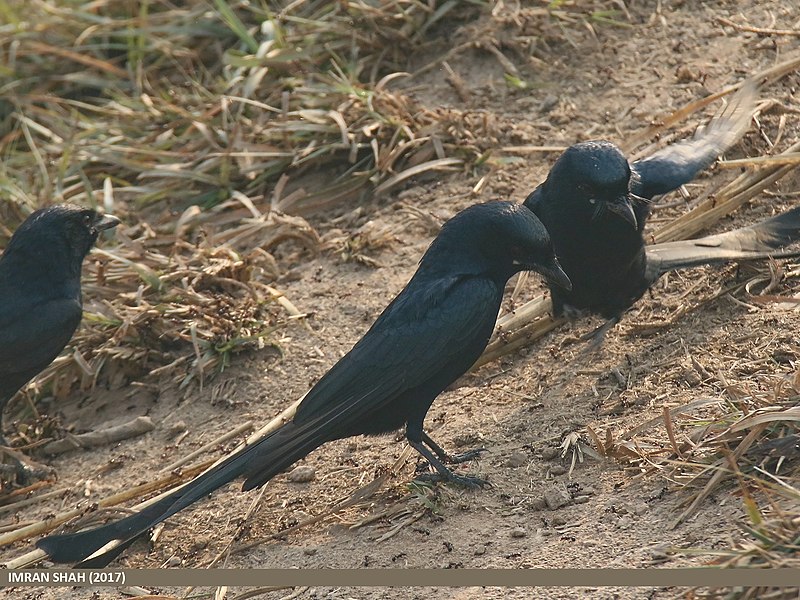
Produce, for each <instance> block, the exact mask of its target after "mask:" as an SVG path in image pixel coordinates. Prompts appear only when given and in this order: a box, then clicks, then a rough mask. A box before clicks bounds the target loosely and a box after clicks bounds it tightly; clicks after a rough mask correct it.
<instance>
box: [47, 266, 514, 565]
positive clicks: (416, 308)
mask: <svg viewBox="0 0 800 600" xmlns="http://www.w3.org/2000/svg"><path fill="white" fill-rule="evenodd" d="M499 302H500V292H498V290H497V288H496V286H495V285H494V284H493V283H492V282H491V281H489V280H488V279H484V278H479V277H468V278H448V279H437V280H434V281H432V282H428V283H426V284H424V285H412V284H409V286H408V287H407V288H406V289H405V290H404V291H403V292H401V294H400V295H398V297H397V298H395V300H394V301H393V302H392V303H391V304H390V305H389V306H388V307H387V308H386V310H385V311H384V312H383V314H382V315H381V317H379V318H378V320H377V321H376V322H375V324H374V325H373V326H372V328H371V329H370V331H369V332H368V333H367V334H366V335H365V336H364V338H362V340H361V341H360V342H359V343H358V344H356V346H354V347H353V349H352V350H351V351H350V352H349V353H348V354H347V355H345V357H344V358H342V359H341V360H340V361H339V362H338V363H337V364H336V365H334V367H333V368H332V369H331V370H330V371H329V372H328V374H326V375H325V376H324V377H323V378H322V379H321V380H320V381H319V382H318V383H317V385H316V386H314V388H312V390H311V391H310V392H309V393H308V394H307V395H306V397H305V399H304V400H303V402H302V403H301V405H300V407H298V411H297V413H296V416H295V417H294V419H293V421H291V422H290V423H288V424H287V425H286V426H284V427H283V428H281V429H279V430H277V431H275V432H273V433H271V434H269V435H268V436H266V437H264V438H262V439H261V440H259V441H257V442H254V443H253V444H252V445H250V446H248V447H246V448H244V449H243V450H241V451H240V452H237V453H236V454H233V455H231V456H230V457H228V458H227V459H225V461H223V462H222V463H220V464H218V465H216V466H214V467H212V468H211V469H209V470H208V471H206V472H205V473H203V474H201V475H199V476H198V477H196V478H195V479H193V480H192V481H190V482H189V483H187V484H186V485H184V486H182V487H181V488H178V489H176V490H174V491H173V492H170V493H169V494H168V495H167V496H165V497H164V498H162V499H160V500H158V501H157V502H155V503H153V504H151V505H150V506H148V507H147V508H145V509H143V510H142V511H141V512H139V513H136V514H134V515H130V516H128V517H126V518H124V519H121V520H119V521H116V522H113V523H109V524H107V525H103V526H101V527H99V528H96V529H92V530H88V531H82V532H79V533H72V534H65V535H56V536H49V537H46V538H43V539H42V540H39V542H37V546H38V547H39V548H41V549H43V550H45V552H47V553H48V554H49V555H50V557H51V558H52V559H53V560H55V561H56V562H72V561H77V560H82V559H84V558H86V557H87V556H89V555H90V554H92V553H93V552H95V551H97V550H98V549H100V548H103V547H106V550H104V551H103V552H100V553H99V554H98V555H97V556H95V557H94V558H92V559H89V560H85V561H83V562H82V563H80V565H79V566H81V567H92V568H97V567H101V566H105V565H106V564H108V562H110V561H111V560H113V559H114V558H115V557H116V556H118V555H119V554H120V553H121V552H122V551H123V550H124V549H125V548H127V547H128V546H129V545H130V544H131V543H133V541H134V540H135V539H136V538H137V537H139V536H140V535H141V534H142V533H144V532H146V531H147V530H148V529H149V528H151V527H152V526H154V525H156V524H157V523H160V522H161V521H163V520H164V519H167V518H168V517H170V516H171V515H174V514H175V513H177V512H178V511H180V510H182V509H183V508H185V507H187V506H189V505H190V504H192V503H193V502H196V501H197V500H199V499H200V498H202V497H204V496H205V495H207V494H210V493H211V492H213V491H214V490H216V489H218V488H220V487H221V486H223V485H225V484H226V483H228V482H229V481H232V480H233V479H235V478H236V477H239V476H241V475H244V477H246V481H245V485H244V488H245V489H250V488H253V487H256V486H258V485H262V484H263V483H265V482H266V481H268V480H269V479H270V478H271V477H272V476H274V475H275V474H276V473H277V472H280V471H281V470H283V469H285V468H286V467H287V466H288V465H289V464H291V463H292V462H293V461H296V460H299V458H301V457H302V456H305V454H307V453H308V452H310V451H311V450H312V449H313V448H315V447H318V446H319V445H321V444H323V443H325V442H326V441H329V440H332V439H336V438H337V437H341V436H342V435H343V434H345V435H355V433H358V432H360V431H361V430H367V431H368V430H369V427H370V425H371V423H372V421H374V420H378V419H379V418H380V413H381V410H389V409H390V407H388V405H389V404H390V403H391V401H392V400H394V399H396V398H397V396H398V395H400V394H402V393H404V392H406V391H408V390H410V389H414V388H415V387H417V386H419V385H421V384H423V383H425V382H426V381H428V380H430V379H431V378H432V377H433V376H434V375H438V374H441V373H442V372H443V371H446V370H447V369H451V370H452V371H453V373H452V379H450V381H452V380H454V379H455V378H456V377H457V376H458V375H460V374H461V373H462V372H463V371H465V370H466V369H467V368H468V367H469V366H470V365H471V364H472V362H474V361H475V360H476V359H477V356H478V355H479V354H480V352H481V351H482V350H483V347H485V345H486V341H487V340H488V338H489V335H490V334H491V331H492V328H493V326H494V321H495V319H496V317H497V311H498V308H499ZM487 330H488V333H487ZM476 352H477V354H476ZM464 362H467V363H468V364H466V366H464V367H463V368H462V369H461V371H459V372H456V371H457V370H458V369H459V368H461V364H463V363H464ZM446 375H448V374H447V373H446ZM450 381H448V382H447V383H450ZM447 383H445V384H443V385H442V387H444V386H445V385H447ZM438 391H441V390H438ZM438 391H437V393H438ZM400 420H401V421H402V415H401V416H400ZM399 426H400V425H398V427H399ZM365 428H366V429H365ZM110 542H113V544H112V545H111V546H108V544H109V543H110Z"/></svg>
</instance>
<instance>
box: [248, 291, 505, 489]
mask: <svg viewBox="0 0 800 600" xmlns="http://www.w3.org/2000/svg"><path fill="white" fill-rule="evenodd" d="M501 298H502V290H499V289H498V288H497V286H496V285H495V284H494V283H493V282H492V281H491V280H489V279H487V278H484V277H473V276H469V277H463V276H462V277H449V278H441V279H435V280H433V281H430V282H426V283H425V284H423V285H414V284H413V282H412V283H411V284H409V286H408V287H407V288H406V289H405V290H403V292H402V293H401V294H400V295H398V296H397V298H395V299H394V301H393V302H392V303H391V304H390V305H389V306H388V307H387V308H386V310H384V312H383V313H382V314H381V316H380V317H379V318H378V319H377V320H376V321H375V323H374V324H373V326H372V327H371V328H370V330H369V331H368V332H367V333H366V334H365V335H364V337H363V338H362V339H361V340H360V341H359V342H358V343H357V344H356V345H355V346H354V347H353V348H352V350H350V352H348V353H347V354H346V355H345V356H344V357H342V359H341V360H340V361H339V362H337V363H336V364H335V365H334V366H333V367H332V368H331V369H330V370H329V371H328V372H327V373H326V374H325V375H324V376H323V377H322V379H320V380H319V382H317V384H316V385H315V386H314V387H313V388H312V389H311V390H310V391H309V393H308V394H307V395H306V396H305V398H303V401H302V402H301V403H300V405H299V406H298V408H297V412H296V413H295V416H294V419H293V422H294V423H295V424H296V425H298V426H303V425H306V424H307V423H310V422H312V421H313V422H314V423H315V424H316V427H315V429H316V428H322V429H323V430H325V431H326V433H327V435H328V436H329V438H328V439H337V438H340V437H346V436H350V435H357V434H362V433H381V432H383V431H391V430H394V429H398V428H400V427H402V426H403V425H404V424H405V422H406V416H407V413H408V412H411V409H410V407H403V408H408V410H407V411H406V410H403V408H401V407H397V406H396V405H393V403H394V402H395V401H396V400H397V398H398V397H400V396H402V395H404V394H407V393H408V392H409V391H411V390H420V392H419V393H420V394H421V395H424V394H428V395H431V396H433V397H435V396H436V395H437V394H439V393H440V392H441V391H442V390H443V389H444V388H445V387H446V386H447V385H449V384H450V383H452V382H453V381H455V379H457V378H458V377H459V376H461V375H462V374H463V373H464V372H465V371H466V370H467V369H468V368H469V367H470V366H472V364H473V363H474V362H475V361H476V360H477V359H478V357H479V356H480V354H481V352H482V351H483V349H484V348H485V347H486V343H487V342H488V340H489V337H490V336H491V333H492V330H493V329H494V323H495V320H496V319H497V312H498V310H499V308H500V300H501ZM434 381H435V382H439V381H443V383H441V384H440V385H438V389H427V388H426V387H425V386H427V385H429V384H432V383H433V382H434ZM433 386H434V388H436V387H437V384H436V383H433ZM433 397H430V398H420V402H423V403H424V402H426V401H428V402H430V401H432V400H433ZM411 401H412V400H409V402H411ZM390 412H391V413H392V414H389V413H390ZM251 465H252V466H251V468H250V469H249V470H248V472H247V474H246V477H247V480H246V481H245V484H244V488H245V489H250V488H252V487H256V486H258V485H261V484H263V483H264V482H265V481H267V480H268V479H269V476H271V475H270V470H271V469H270V468H269V464H267V463H265V462H264V461H260V460H259V459H258V458H257V457H255V458H254V459H253V460H252V462H251Z"/></svg>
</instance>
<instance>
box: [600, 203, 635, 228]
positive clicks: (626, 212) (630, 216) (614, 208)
mask: <svg viewBox="0 0 800 600" xmlns="http://www.w3.org/2000/svg"><path fill="white" fill-rule="evenodd" d="M606 208H607V209H608V210H610V211H611V212H612V213H614V214H615V215H618V216H620V217H622V218H623V219H625V220H626V221H627V222H628V223H630V225H631V227H633V228H634V229H639V222H638V221H637V219H636V213H635V212H633V206H631V202H630V200H629V199H628V196H620V197H619V198H615V199H614V200H613V201H612V202H608V203H606Z"/></svg>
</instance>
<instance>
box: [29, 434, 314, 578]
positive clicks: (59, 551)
mask: <svg viewBox="0 0 800 600" xmlns="http://www.w3.org/2000/svg"><path fill="white" fill-rule="evenodd" d="M326 441H328V440H327V438H322V437H321V435H320V433H319V428H317V427H314V424H313V423H309V424H305V425H303V426H297V425H295V424H294V423H292V422H289V423H287V424H286V425H284V426H283V427H281V428H280V429H278V430H277V431H275V432H273V433H272V434H270V435H268V436H267V437H265V438H263V439H261V440H259V441H258V442H256V443H254V444H253V445H252V446H250V447H248V448H245V449H244V450H242V451H241V452H238V453H236V454H234V455H232V456H230V457H229V458H227V459H226V460H224V461H223V462H221V463H220V464H218V465H216V466H215V467H213V468H211V469H210V470H208V471H206V472H205V473H203V474H201V475H199V476H198V477H195V478H194V479H193V480H191V481H190V482H189V483H187V484H186V485H184V486H182V487H180V488H178V489H176V490H175V491H173V492H172V493H170V494H168V495H167V496H165V497H164V498H162V499H161V500H158V501H157V502H155V503H153V504H152V505H150V506H147V507H145V508H144V509H142V510H141V511H139V512H137V513H136V514H134V515H131V516H129V517H125V518H124V519H120V520H119V521H115V522H113V523H108V524H107V525H103V526H101V527H97V528H94V529H89V530H87V531H81V532H78V533H70V534H63V535H51V536H48V537H45V538H42V539H41V540H39V541H38V542H37V543H36V545H37V547H39V548H40V549H42V550H44V551H45V552H47V554H48V555H49V557H50V558H51V560H53V561H54V562H58V563H69V562H76V561H80V562H78V564H76V565H75V566H76V567H81V568H99V567H104V566H105V565H107V564H108V563H109V562H111V561H112V560H114V558H116V557H117V556H118V555H119V554H120V553H121V552H122V551H123V550H125V548H127V547H128V546H130V545H131V544H132V543H133V542H134V541H135V540H136V539H137V538H138V537H139V536H141V535H142V534H144V533H146V532H147V531H148V530H149V529H150V528H151V527H153V526H154V525H156V524H158V523H160V522H161V521H164V520H165V519H167V518H169V517H170V516H172V515H174V514H175V513H177V512H178V511H180V510H182V509H184V508H186V507H187V506H189V505H190V504H192V503H194V502H196V501H198V500H200V499H201V498H203V497H205V496H206V495H208V494H210V493H211V492H213V491H215V490H217V489H219V488H220V487H222V486H224V485H225V484H227V483H229V482H231V481H233V480H234V479H236V478H237V477H240V476H242V475H246V476H248V477H250V475H249V474H250V473H253V465H254V464H258V465H259V470H258V479H259V481H260V482H261V483H266V482H267V481H269V479H271V478H272V477H274V476H275V475H276V474H278V473H280V472H282V471H283V470H285V469H286V468H288V467H289V466H291V465H292V464H294V463H295V462H297V461H298V460H300V459H301V458H303V457H305V456H306V455H307V454H308V453H309V452H311V451H313V450H314V449H316V448H317V447H319V446H320V445H322V444H323V443H325V442H326ZM252 487H255V486H254V485H250V486H248V487H247V489H251V488H252ZM111 542H114V544H113V545H111V546H109V547H108V548H105V547H106V546H108V545H109V544H111ZM101 548H105V549H104V550H103V551H102V552H101V553H99V554H97V552H98V550H100V549H101ZM87 557H89V558H87Z"/></svg>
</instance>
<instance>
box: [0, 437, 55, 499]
mask: <svg viewBox="0 0 800 600" xmlns="http://www.w3.org/2000/svg"><path fill="white" fill-rule="evenodd" d="M0 454H1V455H2V460H3V462H2V463H0V480H1V481H2V487H3V489H4V490H5V489H7V488H9V487H11V486H13V485H19V486H22V487H27V486H29V485H32V484H34V483H36V482H37V481H43V480H45V479H48V478H49V477H51V476H52V475H53V473H54V471H53V469H52V468H51V467H48V466H47V465H42V464H39V463H37V462H35V461H33V460H31V459H30V458H28V457H26V456H25V455H23V454H22V453H21V452H17V451H16V450H12V449H11V448H8V447H4V446H0Z"/></svg>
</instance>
